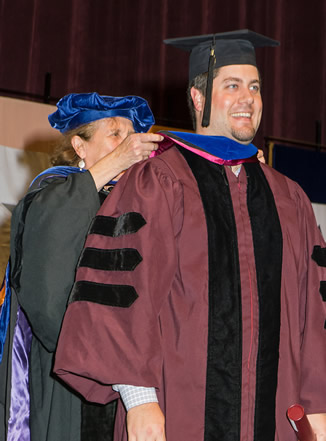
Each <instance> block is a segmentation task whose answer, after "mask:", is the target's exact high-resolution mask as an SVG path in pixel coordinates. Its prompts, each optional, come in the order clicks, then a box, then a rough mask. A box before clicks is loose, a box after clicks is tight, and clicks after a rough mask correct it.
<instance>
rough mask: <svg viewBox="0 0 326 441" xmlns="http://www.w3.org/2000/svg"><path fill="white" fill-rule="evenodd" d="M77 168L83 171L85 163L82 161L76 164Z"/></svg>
mask: <svg viewBox="0 0 326 441" xmlns="http://www.w3.org/2000/svg"><path fill="white" fill-rule="evenodd" d="M78 167H79V170H83V168H84V167H85V161H84V160H83V159H81V160H80V161H79V162H78Z"/></svg>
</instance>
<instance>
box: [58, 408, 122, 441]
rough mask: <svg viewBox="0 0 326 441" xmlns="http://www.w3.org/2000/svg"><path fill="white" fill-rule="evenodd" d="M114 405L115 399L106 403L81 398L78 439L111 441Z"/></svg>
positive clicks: (81, 440)
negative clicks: (89, 401)
mask: <svg viewBox="0 0 326 441" xmlns="http://www.w3.org/2000/svg"><path fill="white" fill-rule="evenodd" d="M116 407H117V401H116V400H115V401H112V402H111V403H108V404H106V405H101V404H96V403H88V402H85V401H84V400H83V401H82V407H81V434H80V441H113V432H114V419H115V413H116ZM62 441H64V440H62Z"/></svg>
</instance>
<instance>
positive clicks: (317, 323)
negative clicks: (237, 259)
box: [297, 191, 326, 414]
mask: <svg viewBox="0 0 326 441" xmlns="http://www.w3.org/2000/svg"><path fill="white" fill-rule="evenodd" d="M298 196H299V198H298V204H297V206H298V210H299V211H298V212H299V218H300V220H301V240H302V244H303V247H302V249H303V250H305V251H303V252H302V253H301V268H300V270H301V293H300V323H301V325H300V327H301V329H300V330H301V388H300V404H302V405H303V407H304V408H305V411H306V413H307V414H312V413H324V412H326V329H325V323H326V292H325V289H324V288H325V286H324V285H325V283H326V267H325V266H326V248H325V247H326V245H325V242H324V240H323V238H322V235H321V232H320V230H319V229H318V227H317V224H316V220H315V216H314V213H313V210H312V207H311V203H310V201H309V200H308V198H307V197H306V195H305V194H304V193H303V192H302V191H300V192H298ZM323 287H324V288H323ZM323 289H324V292H323Z"/></svg>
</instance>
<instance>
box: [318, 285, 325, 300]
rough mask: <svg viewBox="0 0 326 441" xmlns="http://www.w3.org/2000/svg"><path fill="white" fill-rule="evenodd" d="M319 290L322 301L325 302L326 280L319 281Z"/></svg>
mask: <svg viewBox="0 0 326 441" xmlns="http://www.w3.org/2000/svg"><path fill="white" fill-rule="evenodd" d="M319 292H320V294H321V297H322V299H323V302H326V281H321V282H320V288H319Z"/></svg>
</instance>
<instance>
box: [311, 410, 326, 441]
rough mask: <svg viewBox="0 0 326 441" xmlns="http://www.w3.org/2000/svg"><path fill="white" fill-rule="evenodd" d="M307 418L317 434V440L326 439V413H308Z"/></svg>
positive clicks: (325, 440)
mask: <svg viewBox="0 0 326 441" xmlns="http://www.w3.org/2000/svg"><path fill="white" fill-rule="evenodd" d="M307 418H308V421H309V423H310V424H311V427H312V430H313V431H314V432H315V434H316V441H326V413H315V414H311V415H307Z"/></svg>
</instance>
